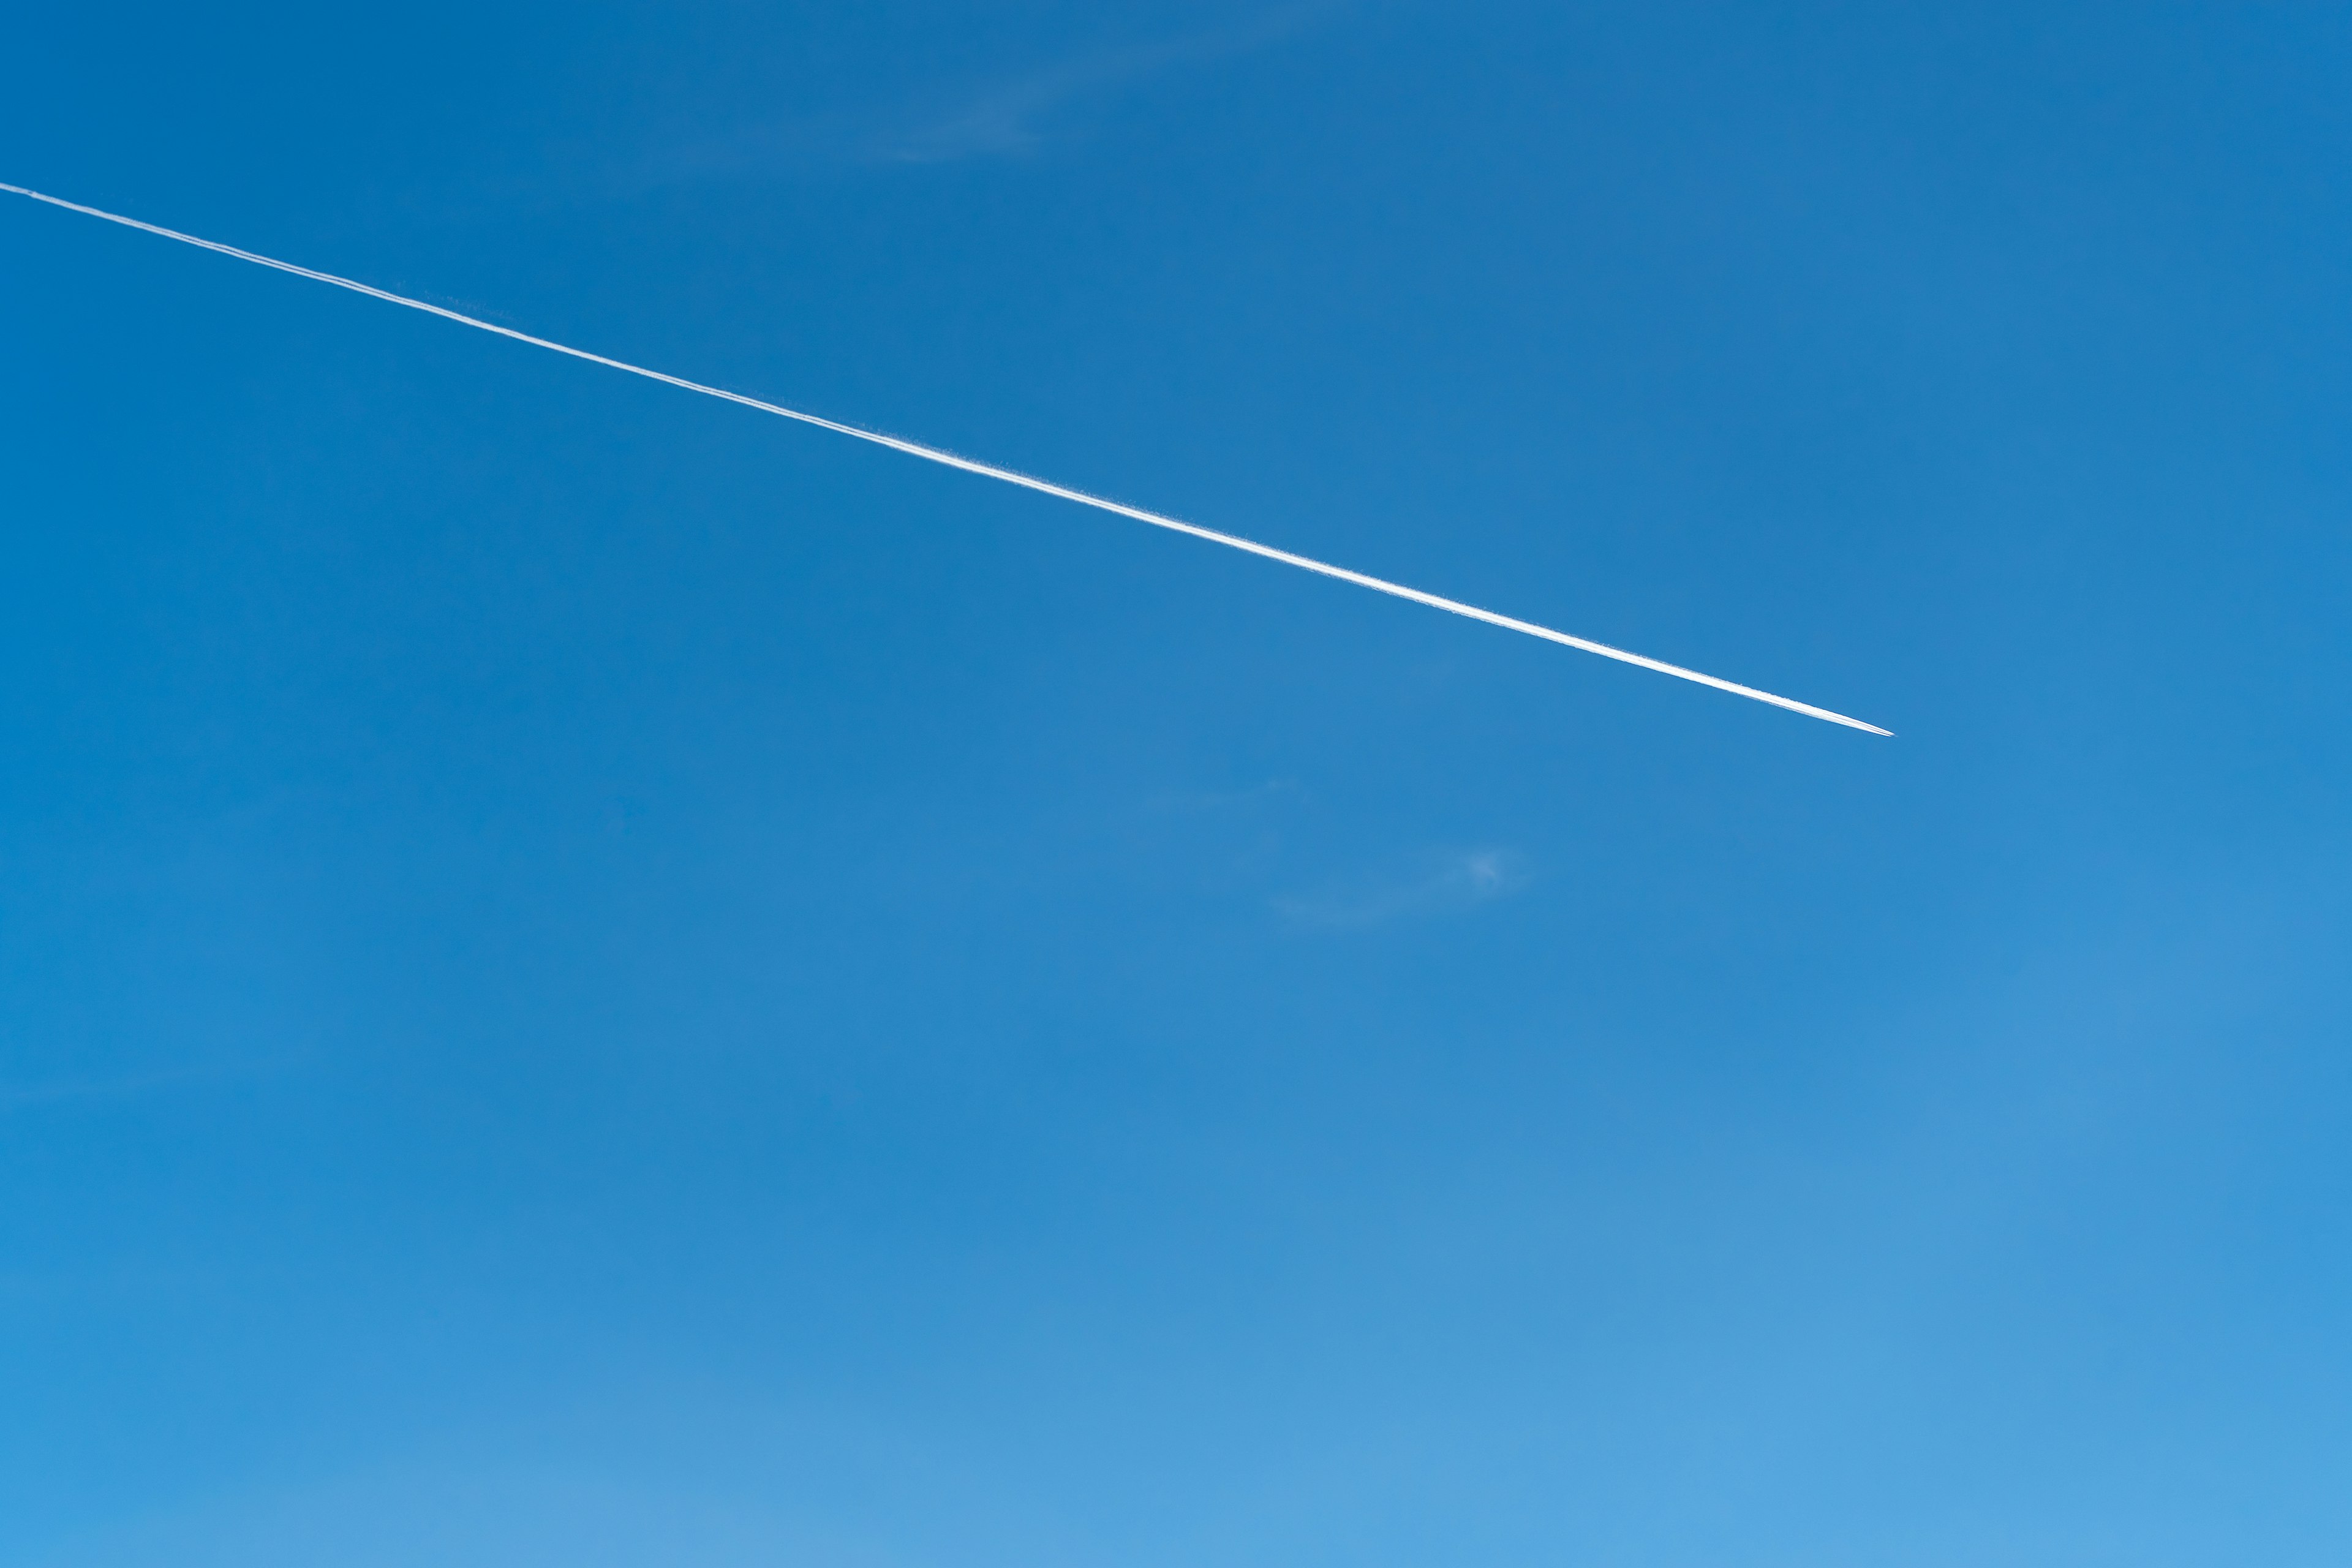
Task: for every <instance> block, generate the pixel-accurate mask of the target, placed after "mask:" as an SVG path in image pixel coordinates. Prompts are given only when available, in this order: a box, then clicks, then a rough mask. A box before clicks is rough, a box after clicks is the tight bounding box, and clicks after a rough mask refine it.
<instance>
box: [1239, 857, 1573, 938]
mask: <svg viewBox="0 0 2352 1568" xmlns="http://www.w3.org/2000/svg"><path fill="white" fill-rule="evenodd" d="M1529 880H1530V878H1529V875H1528V870H1527V868H1526V866H1525V864H1524V863H1523V862H1522V860H1521V858H1520V857H1519V856H1518V854H1517V852H1516V851H1514V850H1510V849H1506V848H1499V847H1485V848H1475V849H1454V850H1446V851H1443V852H1439V853H1435V854H1433V855H1430V856H1428V857H1426V858H1425V859H1424V860H1423V864H1422V865H1421V867H1420V868H1418V869H1416V870H1414V871H1412V872H1411V873H1409V874H1401V875H1389V876H1379V877H1370V878H1365V879H1358V880H1356V881H1353V882H1349V883H1346V884H1342V885H1340V886H1338V887H1333V888H1328V889H1324V890H1322V891H1319V892H1317V893H1313V894H1309V895H1306V896H1302V897H1288V898H1279V899H1276V900H1275V901H1274V907H1275V909H1276V911H1277V912H1278V913H1280V914H1281V915H1282V916H1283V918H1285V919H1286V920H1287V921H1290V922H1291V923H1292V924H1294V925H1298V926H1305V927H1310V928H1314V929H1318V930H1325V931H1349V930H1361V929H1362V928H1364V927H1367V926H1377V925H1386V924H1388V923H1390V922H1391V921H1400V920H1412V919H1420V918H1425V917H1428V916H1433V915H1448V914H1459V913H1462V912H1463V911H1465V910H1473V909H1476V908H1477V907H1478V906H1480V905H1482V904H1488V903H1492V902H1493V901H1494V900H1496V899H1501V898H1507V897H1508V896H1509V895H1511V894H1513V893H1516V892H1517V891H1518V890H1519V889H1522V888H1524V887H1526V886H1527V885H1528V881H1529Z"/></svg>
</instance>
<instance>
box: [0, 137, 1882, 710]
mask: <svg viewBox="0 0 2352 1568" xmlns="http://www.w3.org/2000/svg"><path fill="white" fill-rule="evenodd" d="M0 191H6V192H8V193H10V194H11V195H19V196H29V197H31V198H32V199H33V200H35V201H37V202H47V204H48V205H51V206H53V207H63V208H65V209H66V210H67V211H68V212H78V213H84V214H87V215H88V216H91V217H96V218H104V219H105V220H106V221H107V222H109V223H119V224H121V225H122V226H125V227H126V228H135V229H139V230H141V231H142V232H144V233H147V234H154V235H161V236H163V237H164V238H165V239H176V240H178V241H179V242H180V243H181V244H183V245H193V246H195V247H198V248H200V249H204V250H211V251H217V252H219V253H220V254H221V255H223V256H233V257H235V258H236V259H238V260H239V261H250V262H252V263H253V264H254V265H256V266H257V267H271V268H277V269H278V271H280V272H291V273H292V274H294V276H296V277H297V278H308V279H311V280H312V281H313V282H318V283H331V284H333V285H334V286H335V287H336V288H338V289H351V290H352V292H353V293H355V294H365V295H367V296H368V297H369V298H370V299H374V300H383V301H385V302H386V303H388V304H394V305H405V306H407V307H408V308H409V309H410V310H423V311H425V313H426V314H427V315H434V316H439V317H441V318H443V319H444V320H446V321H456V322H457V323H458V324H459V325H461V326H467V327H478V328H479V329H481V330H482V331H486V332H496V333H498V334H499V336H500V337H502V338H512V339H514V340H515V342H521V343H529V344H530V345H531V346H532V347H533V348H541V349H552V350H553V351H554V352H555V353H560V354H570V355H571V356H572V358H573V359H584V360H586V361H588V362H589V363H591V364H601V365H606V366H609V367H611V368H612V369H614V370H625V371H627V372H628V373H629V374H631V375H642V376H644V377H646V379H647V380H649V381H659V382H665V383H667V384H669V385H671V386H677V387H683V388H685V389H686V390H687V391H688V392H698V393H701V394H702V395H704V396H706V397H719V398H724V399H726V400H727V401H728V402H730V403H740V404H741V405H743V406H744V407H746V408H756V409H758V410H760V412H761V413H762V414H773V415H776V416H779V417H780V418H784V419H796V420H798V421H800V422H801V423H802V424H803V425H814V426H816V427H817V428H819V429H820V430H830V431H833V432H834V433H835V435H840V436H855V437H857V439H859V440H861V441H871V442H873V443H874V444H875V445H876V446H877V447H889V448H890V449H891V450H893V451H896V452H904V453H906V454H907V455H908V457H910V458H923V459H924V460H925V461H927V462H932V463H944V464H946V465H947V466H948V467H949V468H961V469H962V470H964V472H966V473H968V474H980V475H982V476H984V477H985V478H988V479H1003V481H1004V482H1005V483H1006V484H1010V485H1021V486H1023V487H1024V488H1026V489H1033V490H1040V491H1043V492H1044V493H1045V494H1046V495H1049V496H1058V497H1060V498H1061V499H1062V500H1069V501H1076V502H1077V503H1078V504H1079V505H1080V506H1090V507H1094V508H1096V509H1097V510H1102V511H1108V512H1116V513H1118V515H1119V516H1121V517H1127V518H1133V519H1134V520H1135V521H1138V522H1148V523H1150V525H1151V526H1152V527H1154V528H1165V529H1171V530H1173V531H1176V532H1178V533H1189V534H1191V535H1192V537H1193V538H1195V539H1205V540H1207V541H1208V542H1210V543H1212V544H1223V545H1225V546H1227V547H1228V548H1231V549H1234V550H1246V551H1248V552H1250V553H1251V554H1252V555H1263V556H1265V558H1266V559H1267V560H1268V561H1279V562H1281V563H1283V564H1284V565H1286V566H1297V567H1302V568H1304V569H1305V570H1307V571H1309V572H1319V573H1321V574H1323V575H1324V576H1326V577H1337V578H1338V579H1339V581H1341V582H1342V583H1353V584H1355V585H1356V586H1358V587H1359V588H1370V589H1371V590H1373V591H1374V592H1375V593H1381V594H1391V595H1395V596H1396V597H1398V598H1400V599H1411V600H1412V602H1413V603H1414V604H1416V605H1428V606H1429V607H1430V608H1431V609H1433V610H1444V611H1446V612H1448V613H1449V614H1452V615H1456V616H1469V617H1470V618H1471V619H1472V620H1474V621H1485V622H1486V624H1487V625H1489V626H1501V627H1503V628H1504V629H1505V630H1507V631H1514V632H1524V633H1526V634H1527V635H1528V636H1529V637H1541V638H1543V639H1544V640H1545V641H1546V642H1556V643H1559V645H1561V646H1562V647H1572V648H1578V649H1580V650H1581V651H1583V652H1585V653H1597V654H1599V655H1600V656H1601V658H1613V659H1616V660H1618V661H1619V662H1621V663H1623V664H1636V665H1639V666H1641V667H1642V668H1643V669H1654V670H1656V671H1657V672H1658V673H1659V674H1660V675H1671V676H1674V677H1675V678H1676V679H1682V680H1695V681H1696V682H1698V683H1699V684H1700V685H1701V686H1712V687H1714V688H1715V689H1717V691H1728V692H1730V693H1731V694H1732V695H1733V696H1735V697H1748V698H1753V699H1754V700H1757V701H1759V702H1769V703H1771V704H1772V705H1773V706H1774V707H1776V708H1786V709H1788V710H1790V711H1791V712H1794V713H1802V714H1805V715H1807V716H1809V717H1811V718H1814V719H1826V720H1827V721H1830V722H1831V723H1832V724H1843V725H1845V726H1846V727H1847V728H1848V729H1853V730H1867V731H1870V733H1872V734H1874V735H1889V734H1892V733H1893V732H1894V731H1890V730H1882V729H1880V728H1879V727H1878V726H1877V725H1875V724H1865V723H1864V722H1863V721H1861V720H1859V719H1849V718H1847V717H1846V716H1845V715H1844V714H1843V713H1832V712H1831V711H1830V710H1828V709H1826V708H1816V707H1814V706H1812V705H1811V703H1809V702H1799V701H1797V700H1794V699H1793V698H1788V697H1776V696H1774V695H1773V694H1772V693H1771V692H1769V691H1759V690H1757V689H1755V688H1754V687H1752V686H1741V685H1739V684H1738V683H1737V682H1735V681H1729V680H1725V679H1721V678H1719V677H1717V676H1713V675H1702V674H1700V673H1699V672H1698V671H1697V670H1696V669H1685V668H1683V667H1682V666H1680V665H1678V664H1668V663H1666V662H1664V660H1663V659H1655V658H1645V657H1643V655H1641V654H1638V653H1628V652H1626V651H1625V650H1624V649H1623V648H1617V647H1610V646H1608V645H1607V644H1606V643H1597V642H1592V641H1590V640H1589V639H1587V638H1584V637H1570V635H1569V634H1568V633H1566V632H1556V631H1554V630H1552V629H1551V628H1550V627H1549V626H1537V625H1536V624H1535V623H1534V622H1532V621H1522V620H1516V619H1514V618H1512V617H1511V616H1501V615H1496V613H1495V612H1494V611H1492V610H1482V609H1479V608H1478V607H1477V606H1476V605H1465V604H1463V603H1461V602H1460V601H1459V600H1455V599H1444V598H1440V597H1439V596H1438V595H1435V594H1424V593H1423V592H1422V591H1421V590H1420V589H1418V588H1408V587H1405V586H1404V585H1403V584H1399V583H1391V582H1388V581H1386V580H1385V579H1382V578H1379V577H1371V576H1367V575H1366V574H1363V573H1361V572H1350V571H1349V570H1348V569H1347V568H1346V567H1344V566H1334V565H1331V564H1330V563H1328V562H1322V561H1315V560H1310V559H1309V558H1307V556H1304V555H1294V554H1292V553H1291V552H1289V551H1287V550H1276V548H1275V547H1274V546H1272V545H1270V544H1260V543H1257V542H1255V541H1254V540H1248V539H1240V538H1236V537H1235V536H1234V535H1233V534H1230V533H1219V532H1217V531H1215V530H1213V529H1208V528H1202V527H1201V526H1200V525H1199V524H1197V523H1191V522H1183V521H1179V520H1177V519H1175V518H1172V517H1166V516H1163V515H1161V514H1160V513H1159V512H1156V511H1146V510H1143V509H1142V508H1141V507H1133V506H1128V505H1125V504H1123V503H1122V502H1119V501H1115V500H1105V499H1104V498H1103V497H1101V496H1095V495H1088V494H1087V492H1086V491H1084V490H1074V489H1070V488H1068V487H1067V486H1066V485H1057V484H1055V483H1053V482H1051V481H1050V480H1046V479H1033V478H1031V477H1030V476H1029V475H1027V474H1023V473H1016V472H1014V471H1013V469H1011V468H998V467H996V466H995V465H994V464H992V463H982V462H976V461H974V460H973V459H971V458H960V457H958V456H956V455H955V454H954V453H953V452H947V451H942V450H940V448H939V447H925V446H920V445H919V444H917V443H916V442H913V441H902V440H900V439H899V438H898V437H896V436H885V435H883V434H882V433H881V432H880V431H878V430H864V429H860V428H859V427H858V426H855V425H843V424H840V423H838V422H837V421H835V420H831V419H824V418H820V417H819V416H816V415H814V414H803V413H802V412H801V411H800V410H798V409H796V408H786V407H783V406H782V405H778V404H774V403H763V402H761V400H760V399H758V398H756V397H746V396H744V395H742V394H741V393H740V392H729V391H727V390H726V389H725V388H723V387H717V386H705V385H703V384H702V383H700V382H698V381H688V380H686V379H685V378H684V377H682V376H676V375H667V374H663V373H662V372H660V371H657V370H647V369H646V367H645V366H643V365H636V364H629V363H625V362H623V361H621V360H616V359H607V358H605V357H604V355H603V354H593V353H589V352H588V351H587V350H585V349H575V348H572V347H569V346H567V345H565V344H563V343H558V342H549V341H548V340H547V339H545V338H535V337H532V336H531V335H530V333H529V332H519V331H515V330H514V329H513V328H512V327H501V326H499V325H498V324H497V323H495V322H491V321H478V320H476V319H475V318H474V317H472V316H463V315H459V314H458V313H457V311H455V310H444V309H442V307H440V306H438V305H428V304H426V303H425V301H424V300H411V299H409V298H408V297H407V296H406V295H404V294H391V293H386V292H385V291H384V290H383V289H372V288H370V287H369V286H368V285H366V284H364V283H358V282H354V281H352V279H349V278H338V277H336V276H335V275H334V274H333V273H331V272H314V271H312V270H311V269H310V268H308V267H297V266H295V265H294V264H293V263H292V262H290V261H278V260H276V259H274V258H270V257H267V256H257V255H255V254H254V253H253V252H252V251H250V250H239V249H238V248H237V247H235V246H233V245H223V244H221V243H220V242H219V241H217V240H211V239H198V238H197V237H195V236H194V235H192V234H182V233H180V232H179V231H178V230H177V229H170V228H163V227H161V226H158V225H155V224H152V223H142V222H140V221H139V220H138V219H137V218H134V217H124V216H121V214H119V213H110V212H103V211H100V209H99V208H97V207H86V206H83V205H81V204H80V203H79V202H69V201H66V200H64V199H62V198H61V197H58V196H47V195H42V194H41V193H40V192H38V191H28V190H26V188H25V187H24V186H22V185H11V184H0Z"/></svg>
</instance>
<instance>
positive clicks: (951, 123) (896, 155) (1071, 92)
mask: <svg viewBox="0 0 2352 1568" xmlns="http://www.w3.org/2000/svg"><path fill="white" fill-rule="evenodd" d="M1332 9H1333V6H1332V5H1329V4H1328V3H1318V4H1312V5H1288V6H1285V7H1283V8H1281V9H1280V10H1276V11H1271V12H1268V13H1266V14H1265V15H1264V16H1257V17H1255V18H1253V19H1251V20H1249V21H1247V22H1244V23H1241V24H1239V25H1237V26H1229V27H1223V28H1218V29H1215V30H1213V31H1210V32H1203V33H1195V34H1192V35H1191V36H1190V37H1182V38H1171V39H1164V40H1162V41H1160V42H1159V43H1153V44H1143V45H1137V46H1132V47H1126V48H1118V49H1107V50H1102V51H1098V52H1097V53H1094V54H1089V55H1081V56H1078V57H1076V58H1072V59H1067V60H1063V61H1061V62H1059V63H1057V64H1055V65H1051V66H1048V67H1045V68H1043V69H1041V70H1035V71H1032V72H1029V73H1027V74H1026V75H1023V76H1018V77H1014V78H1013V79H1009V80H1004V81H999V82H996V83H994V84H992V85H991V86H989V87H987V88H985V89H982V91H980V92H979V93H978V94H976V95H975V96H973V97H972V98H971V99H970V100H967V101H965V102H964V103H963V104H961V105H960V106H959V107H958V108H956V109H955V110H952V111H951V112H950V113H949V114H947V115H945V116H944V117H942V118H940V119H939V120H937V121H932V122H930V123H929V124H925V125H922V126H919V128H917V129H916V130H914V131H912V132H906V133H902V134H898V135H895V136H887V137H884V138H880V139H877V142H875V143H874V144H873V149H872V151H873V153H874V155H875V156H877V158H880V159H884V160H887V161H889V162H893V163H952V162H956V161H959V160H961V159H966V158H1002V157H1014V156H1018V155H1020V154H1022V153H1030V152H1034V151H1035V150H1036V148H1037V147H1038V146H1039V145H1040V144H1042V143H1043V142H1044V141H1045V121H1047V120H1048V119H1049V118H1050V117H1051V116H1052V115H1053V114H1054V113H1055V110H1062V109H1065V108H1066V107H1068V106H1070V105H1072V104H1074V103H1076V102H1078V101H1080V100H1086V99H1088V98H1099V97H1102V96H1106V95H1108V94H1109V93H1112V92H1114V91H1116V90H1117V89H1120V88H1122V87H1126V86H1128V85H1129V84H1130V83H1133V82H1137V81H1140V80H1142V79H1146V78H1148V77H1152V76H1157V75H1159V74H1160V73H1161V72H1163V71H1167V70H1171V69H1174V68H1178V67H1181V66H1191V65H1202V64H1206V63H1208V62H1210V61H1212V60H1219V59H1225V58H1231V57H1233V56H1235V55H1242V54H1247V53H1250V52H1251V51H1253V50H1255V49H1261V48H1264V47H1266V46H1268V45H1270V44H1274V43H1277V42H1279V41H1280V40H1282V39H1283V38H1286V37H1289V36H1290V35H1292V34H1294V33H1296V32H1297V31H1299V30H1300V29H1301V28H1303V27H1305V26H1307V24H1309V23H1310V22H1313V21H1314V20H1316V19H1318V17H1320V16H1322V15H1324V14H1326V13H1328V12H1329V11H1330V10H1332Z"/></svg>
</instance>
